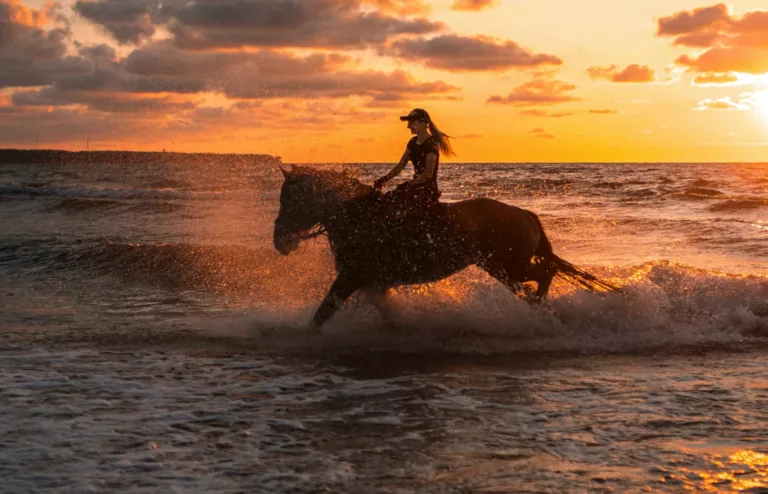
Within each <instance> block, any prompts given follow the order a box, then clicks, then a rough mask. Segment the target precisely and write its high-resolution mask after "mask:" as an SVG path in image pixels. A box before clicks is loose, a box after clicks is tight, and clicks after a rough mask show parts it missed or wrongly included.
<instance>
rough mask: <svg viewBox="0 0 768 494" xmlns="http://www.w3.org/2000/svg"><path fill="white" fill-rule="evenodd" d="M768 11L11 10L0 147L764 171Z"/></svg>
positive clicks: (274, 0) (331, 5)
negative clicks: (439, 140)
mask: <svg viewBox="0 0 768 494" xmlns="http://www.w3.org/2000/svg"><path fill="white" fill-rule="evenodd" d="M761 4H762V5H764V6H765V2H764V1H762V2H758V1H753V0H749V1H747V0H745V1H738V2H732V3H730V4H716V3H701V2H697V1H684V0H644V1H642V2H616V1H615V0H584V1H582V2H571V1H564V0H537V1H535V2H534V1H523V0H485V1H483V0H445V1H442V0H440V1H431V2H428V1H424V2H421V3H419V2H418V1H414V0H408V1H406V0H302V1H301V2H294V1H289V0H251V1H249V2H243V1H236V0H197V1H196V2H187V1H186V0H130V1H126V0H79V1H71V0H65V1H63V2H61V3H59V4H55V3H52V2H45V1H41V0H0V27H2V36H3V42H2V44H0V146H2V147H25V148H33V147H35V143H36V142H38V141H39V143H40V147H56V148H65V149H83V148H84V147H85V142H86V139H87V138H90V143H91V149H141V150H160V149H163V148H165V149H168V150H173V151H212V152H255V153H269V154H274V155H279V156H282V157H283V159H284V161H286V162H349V161H389V162H391V161H395V160H397V159H398V158H399V156H400V154H401V153H402V149H403V147H404V146H405V143H406V141H407V140H408V138H409V137H410V136H409V133H408V131H407V130H406V129H405V124H404V123H402V122H400V121H399V120H398V119H397V116H398V115H401V114H404V113H406V112H407V111H408V110H410V109H411V108H413V107H423V108H426V109H427V110H429V111H430V113H431V114H432V116H433V118H434V120H435V121H436V122H437V123H438V124H439V126H440V127H441V129H442V130H443V131H445V132H447V133H448V134H450V135H452V136H455V138H456V139H455V142H454V147H455V148H456V151H457V156H456V158H454V159H453V161H461V162H485V161H497V162H498V161H503V162H507V161H511V162H519V161H545V162H546V161H768V159H766V157H765V155H766V152H768V12H765V11H761V10H759V8H760V5H761Z"/></svg>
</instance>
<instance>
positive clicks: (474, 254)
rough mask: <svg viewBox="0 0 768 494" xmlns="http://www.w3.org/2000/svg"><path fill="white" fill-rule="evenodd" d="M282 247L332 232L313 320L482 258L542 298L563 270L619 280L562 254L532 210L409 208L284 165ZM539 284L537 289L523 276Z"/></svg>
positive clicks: (509, 281)
mask: <svg viewBox="0 0 768 494" xmlns="http://www.w3.org/2000/svg"><path fill="white" fill-rule="evenodd" d="M281 170H282V172H283V175H284V176H285V181H284V182H283V186H282V190H281V192H280V212H279V214H278V216H277V219H276V220H275V232H274V244H275V248H276V249H277V250H278V251H279V252H280V253H281V254H284V255H287V254H289V253H290V252H291V251H293V250H294V249H295V248H296V247H297V246H298V244H299V242H300V241H301V240H305V239H308V238H312V237H314V236H317V235H319V234H326V235H327V236H328V240H329V243H330V245H331V249H332V251H333V254H334V256H335V259H336V270H337V272H338V276H337V278H336V280H335V281H334V282H333V284H332V285H331V288H330V291H329V292H328V295H327V296H326V297H325V299H324V300H323V302H322V303H321V304H320V307H319V308H318V309H317V312H316V313H315V316H314V319H313V320H312V322H313V324H314V325H315V326H320V325H322V324H323V323H324V322H325V321H327V320H328V319H329V318H330V317H331V316H332V315H333V314H334V313H335V312H336V311H337V310H338V309H339V307H341V305H342V304H343V303H344V301H345V300H346V299H347V298H349V297H350V296H351V295H352V294H353V293H354V292H355V291H357V290H360V289H364V290H366V291H368V292H369V293H371V294H373V295H374V296H376V297H377V298H378V302H383V300H384V297H385V296H386V293H387V291H388V290H389V289H390V288H392V287H396V286H400V285H408V284H416V283H429V282H433V281H437V280H440V279H443V278H446V277H448V276H450V275H452V274H454V273H456V272H458V271H460V270H462V269H464V268H465V267H467V266H469V265H472V264H474V265H477V266H479V267H480V268H482V269H483V270H485V271H486V272H487V273H488V274H490V275H491V276H493V277H494V278H496V279H497V280H499V281H500V282H502V283H504V284H505V285H506V286H507V287H509V288H510V289H511V290H512V291H513V292H515V293H517V294H518V295H520V296H522V297H524V298H527V299H528V300H529V301H530V302H532V303H535V302H537V301H539V300H541V299H542V298H544V297H545V296H546V295H547V292H548V291H549V286H550V284H551V283H552V278H553V277H554V276H555V275H557V274H560V275H562V276H564V277H565V278H566V279H568V280H569V281H571V282H573V283H576V284H578V285H580V286H582V287H583V288H586V289H588V290H591V291H608V290H615V289H616V287H615V286H613V285H611V284H609V283H607V282H605V281H601V280H599V279H597V278H596V277H594V276H592V275H591V274H589V273H587V272H585V271H583V270H581V269H579V268H577V267H575V266H573V265H572V264H570V263H568V262H566V261H564V260H563V259H560V258H559V257H557V256H556V255H555V254H554V253H553V252H552V246H551V245H550V243H549V240H548V239H547V236H546V235H545V234H544V229H543V227H542V226H541V222H540V221H539V218H538V217H537V216H536V215H535V214H534V213H532V212H530V211H527V210H525V209H520V208H517V207H515V206H510V205H508V204H504V203H502V202H499V201H495V200H492V199H484V198H479V199H469V200H466V201H461V202H456V203H451V204H438V205H435V206H433V207H431V208H429V209H427V210H426V212H423V211H422V212H420V213H418V214H413V213H410V214H408V213H406V212H404V211H403V208H402V206H401V204H393V203H392V201H389V200H388V196H387V195H383V194H381V193H380V192H378V191H375V190H374V189H373V188H372V187H370V186H367V185H364V184H362V183H361V182H360V181H358V180H357V179H355V178H353V177H351V176H349V175H348V174H346V173H343V172H334V171H327V170H317V169H313V168H308V167H294V168H293V170H291V171H286V170H284V169H282V168H281ZM528 281H535V282H536V283H537V289H536V292H535V293H533V294H531V293H530V292H529V291H528V290H526V289H525V288H524V287H523V285H522V283H524V282H528Z"/></svg>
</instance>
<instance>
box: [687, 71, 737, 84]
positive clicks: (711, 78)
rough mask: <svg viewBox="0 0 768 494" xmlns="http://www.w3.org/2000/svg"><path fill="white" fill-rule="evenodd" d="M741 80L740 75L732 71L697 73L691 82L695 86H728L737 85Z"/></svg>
mask: <svg viewBox="0 0 768 494" xmlns="http://www.w3.org/2000/svg"><path fill="white" fill-rule="evenodd" d="M739 82H740V79H739V76H738V75H736V74H733V73H731V72H725V73H716V72H707V73H703V74H697V75H696V77H694V79H693V81H692V82H691V84H693V85H695V86H726V85H735V84H737V83H739Z"/></svg>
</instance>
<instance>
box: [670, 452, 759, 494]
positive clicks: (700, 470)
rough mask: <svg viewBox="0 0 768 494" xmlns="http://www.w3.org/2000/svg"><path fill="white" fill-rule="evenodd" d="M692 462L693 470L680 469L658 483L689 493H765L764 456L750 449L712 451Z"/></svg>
mask: <svg viewBox="0 0 768 494" xmlns="http://www.w3.org/2000/svg"><path fill="white" fill-rule="evenodd" d="M697 456H698V455H697ZM696 463H697V465H696V467H695V468H680V469H679V471H680V472H681V473H680V474H671V475H666V476H665V477H663V478H662V479H660V481H661V482H662V483H663V484H668V485H672V486H674V485H677V486H682V487H683V488H685V490H687V491H692V492H740V491H747V490H749V492H768V454H766V453H763V452H760V451H755V450H753V449H740V450H738V451H736V452H734V453H729V452H727V451H726V452H722V451H721V452H719V453H715V452H712V453H706V454H703V455H701V456H699V457H698V458H697V461H696ZM698 463H700V464H698Z"/></svg>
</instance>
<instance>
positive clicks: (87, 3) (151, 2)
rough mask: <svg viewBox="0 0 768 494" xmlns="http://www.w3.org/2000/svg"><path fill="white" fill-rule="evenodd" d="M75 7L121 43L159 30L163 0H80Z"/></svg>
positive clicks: (141, 39) (144, 36)
mask: <svg viewBox="0 0 768 494" xmlns="http://www.w3.org/2000/svg"><path fill="white" fill-rule="evenodd" d="M72 8H73V10H74V11H75V12H77V13H78V14H80V15H81V16H83V17H84V18H85V19H87V20H89V21H91V22H93V23H95V24H97V25H99V26H101V27H102V28H103V29H104V30H105V31H106V32H107V33H108V34H110V35H111V36H112V37H113V38H114V39H115V40H116V41H117V42H118V43H120V44H131V43H134V44H135V43H139V42H141V41H143V40H145V39H149V38H151V37H152V35H154V34H155V31H156V29H155V25H154V22H153V16H157V15H158V14H159V11H160V4H159V2H158V1H157V0H103V1H98V0H96V1H94V0H77V2H75V5H74V6H73V7H72Z"/></svg>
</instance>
